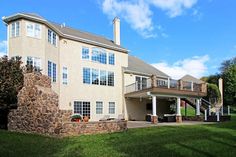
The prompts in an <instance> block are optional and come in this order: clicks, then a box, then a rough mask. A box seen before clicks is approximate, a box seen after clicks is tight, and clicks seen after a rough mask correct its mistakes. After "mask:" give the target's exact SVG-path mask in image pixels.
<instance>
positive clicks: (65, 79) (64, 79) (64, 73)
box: [62, 67, 68, 84]
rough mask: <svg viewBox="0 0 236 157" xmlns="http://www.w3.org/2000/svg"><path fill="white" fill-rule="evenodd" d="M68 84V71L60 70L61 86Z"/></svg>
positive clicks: (64, 68) (65, 69)
mask: <svg viewBox="0 0 236 157" xmlns="http://www.w3.org/2000/svg"><path fill="white" fill-rule="evenodd" d="M67 83H68V71H67V68H66V67H63V68H62V84H67Z"/></svg>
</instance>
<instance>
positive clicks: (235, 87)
mask: <svg viewBox="0 0 236 157" xmlns="http://www.w3.org/2000/svg"><path fill="white" fill-rule="evenodd" d="M235 59H236V58H235ZM222 76H223V80H224V104H226V105H236V63H235V64H232V65H230V66H229V67H227V69H224V72H223V74H222Z"/></svg>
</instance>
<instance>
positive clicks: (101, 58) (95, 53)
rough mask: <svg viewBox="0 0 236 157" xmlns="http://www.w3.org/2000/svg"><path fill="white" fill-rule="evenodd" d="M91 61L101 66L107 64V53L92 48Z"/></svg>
mask: <svg viewBox="0 0 236 157" xmlns="http://www.w3.org/2000/svg"><path fill="white" fill-rule="evenodd" d="M92 61H95V62H98V63H102V64H107V53H106V52H105V51H104V50H102V49H98V48H93V49H92Z"/></svg>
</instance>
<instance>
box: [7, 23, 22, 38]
mask: <svg viewBox="0 0 236 157" xmlns="http://www.w3.org/2000/svg"><path fill="white" fill-rule="evenodd" d="M13 23H14V24H15V25H14V27H15V30H14V35H12V24H13ZM16 23H19V34H18V35H16V32H17V31H16V28H17V27H16ZM9 34H10V37H11V38H15V37H19V36H20V21H15V22H12V23H11V24H10V32H9Z"/></svg>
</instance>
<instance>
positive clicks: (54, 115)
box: [8, 73, 127, 136]
mask: <svg viewBox="0 0 236 157" xmlns="http://www.w3.org/2000/svg"><path fill="white" fill-rule="evenodd" d="M58 102H59V101H58V95H57V94H56V93H55V92H54V91H53V90H52V89H51V81H50V78H48V77H47V76H45V75H42V74H39V73H28V74H24V86H23V88H22V89H21V90H20V92H19V93H18V107H17V109H13V110H11V112H10V113H9V116H8V122H9V123H8V130H10V131H19V132H29V133H38V134H46V135H61V136H68V135H79V134H92V133H105V132H115V131H123V130H126V129H127V122H126V121H111V122H88V123H83V122H82V123H77V122H70V116H71V115H72V111H71V110H60V109H59V107H58V105H59V103H58Z"/></svg>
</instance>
